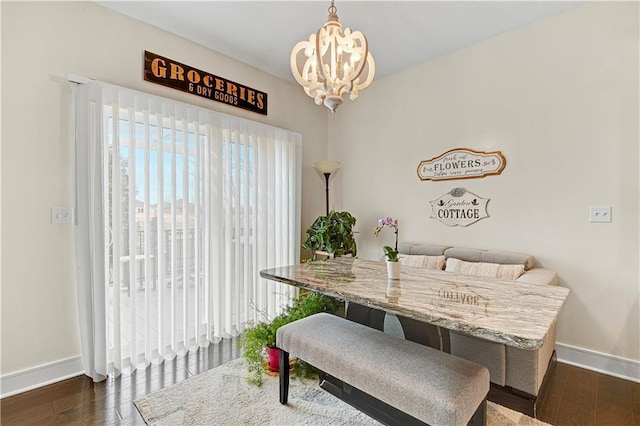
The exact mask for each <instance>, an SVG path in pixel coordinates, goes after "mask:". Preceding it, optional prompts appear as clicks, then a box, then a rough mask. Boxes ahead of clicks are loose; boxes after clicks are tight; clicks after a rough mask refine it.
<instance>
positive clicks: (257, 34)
mask: <svg viewBox="0 0 640 426" xmlns="http://www.w3.org/2000/svg"><path fill="white" fill-rule="evenodd" d="M97 3H99V4H101V5H102V6H104V7H107V8H109V9H112V10H114V11H116V12H119V13H122V14H124V15H127V16H130V17H132V18H134V19H137V20H140V21H143V22H146V23H149V24H151V25H153V26H155V27H158V28H161V29H164V30H166V31H168V32H171V33H173V34H176V35H178V36H180V37H183V38H185V39H187V40H191V41H193V42H195V43H198V44H200V45H203V46H206V47H208V48H210V49H211V50H214V51H216V52H219V53H222V54H223V55H225V56H229V57H231V58H235V59H237V60H239V61H241V62H244V63H246V64H249V65H252V66H254V67H255V68H258V69H261V70H264V71H266V72H268V73H270V74H272V75H275V76H277V77H279V78H282V79H285V80H290V81H294V80H293V76H292V74H291V70H290V68H289V56H290V53H291V49H292V47H293V46H294V45H295V44H296V43H297V42H298V41H301V40H306V39H308V38H309V35H310V34H311V33H312V32H315V31H317V30H318V28H320V27H321V26H322V25H323V24H324V23H325V21H326V19H327V9H328V7H329V5H330V1H322V2H318V1H98V2H97ZM578 4H580V2H574V1H534V2H531V1H510V2H503V1H354V0H337V1H336V7H337V8H338V16H339V17H340V22H341V23H342V26H343V28H346V27H349V28H351V29H352V30H354V31H355V30H359V31H362V32H363V33H364V34H365V35H366V37H367V39H368V41H369V49H370V51H371V53H372V54H373V57H374V59H375V62H376V78H380V77H382V76H384V75H387V74H390V73H394V72H396V71H399V70H402V69H405V68H407V67H410V66H412V65H416V64H419V63H421V62H424V61H427V60H429V59H432V58H435V57H438V56H441V55H444V54H447V53H449V52H453V51H455V50H458V49H461V48H463V47H465V46H469V45H471V44H474V43H477V42H479V41H481V40H485V39H488V38H491V37H494V36H497V35H499V34H502V33H505V32H507V31H510V30H512V29H514V28H518V27H521V26H524V25H527V24H530V23H532V22H534V21H537V20H540V19H544V18H546V17H549V16H551V15H554V14H557V13H560V12H563V11H565V10H567V9H570V8H572V7H575V6H576V5H578ZM157 53H159V54H162V52H157ZM176 59H177V58H176Z"/></svg>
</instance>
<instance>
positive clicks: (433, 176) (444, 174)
mask: <svg viewBox="0 0 640 426" xmlns="http://www.w3.org/2000/svg"><path fill="white" fill-rule="evenodd" d="M506 165H507V160H506V159H505V158H504V155H502V153H501V152H500V151H494V152H483V151H474V150H472V149H468V148H456V149H452V150H450V151H447V152H445V153H444V154H440V155H439V156H437V157H434V158H432V159H430V160H424V161H421V162H420V164H418V177H419V178H420V180H432V181H435V180H451V179H469V178H482V177H485V176H490V175H499V174H500V173H502V171H503V170H504V168H505V166H506Z"/></svg>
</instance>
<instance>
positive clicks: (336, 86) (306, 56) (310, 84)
mask: <svg viewBox="0 0 640 426" xmlns="http://www.w3.org/2000/svg"><path fill="white" fill-rule="evenodd" d="M291 71H292V73H293V76H294V78H295V79H296V81H297V82H298V83H299V84H300V85H301V86H302V87H303V88H304V91H305V93H306V94H307V95H309V96H310V97H312V98H313V99H314V100H315V103H316V104H317V105H321V104H323V103H324V105H325V106H326V107H327V108H329V109H330V110H331V112H335V110H336V108H338V107H339V106H340V105H341V104H342V97H343V95H344V94H345V93H349V99H351V100H354V99H356V98H357V97H358V94H359V92H360V90H362V89H365V88H366V87H368V86H369V85H370V84H371V81H373V77H374V75H375V62H374V61H373V56H372V55H371V53H370V52H369V46H368V43H367V38H366V37H365V35H364V34H362V33H361V32H360V31H353V32H352V31H351V30H350V29H349V28H346V29H345V30H344V32H343V31H342V25H341V24H340V20H339V19H338V15H337V9H336V7H335V5H334V2H333V0H332V1H331V6H330V7H329V18H328V20H327V22H326V23H325V24H324V25H323V26H322V28H320V29H319V30H318V31H317V32H316V33H314V34H311V35H310V36H309V40H304V41H301V42H299V43H297V44H296V45H295V46H294V47H293V50H292V51H291Z"/></svg>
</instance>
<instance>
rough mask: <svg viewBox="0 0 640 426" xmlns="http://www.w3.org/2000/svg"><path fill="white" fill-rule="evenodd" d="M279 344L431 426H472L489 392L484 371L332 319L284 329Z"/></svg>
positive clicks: (319, 316) (312, 319)
mask: <svg viewBox="0 0 640 426" xmlns="http://www.w3.org/2000/svg"><path fill="white" fill-rule="evenodd" d="M276 344H277V346H278V347H279V348H281V349H282V350H284V351H286V352H289V353H291V354H292V355H294V356H296V357H298V358H300V359H302V360H304V361H306V362H308V363H309V364H311V365H313V366H315V367H317V368H319V369H320V370H322V371H324V372H326V373H327V374H330V375H332V376H334V377H336V378H338V379H340V380H342V381H343V382H345V383H348V384H350V385H351V386H354V387H355V388H358V389H360V390H361V391H363V392H366V393H368V394H369V395H371V396H373V397H375V398H377V399H380V400H382V401H384V402H386V403H387V404H389V405H391V406H393V407H395V408H397V409H399V410H401V411H404V412H405V413H407V414H410V415H411V416H413V417H415V418H417V419H419V420H421V421H423V422H425V423H428V424H438V425H445V424H466V423H467V422H468V421H469V420H470V419H471V417H472V415H473V414H474V412H475V411H476V409H477V408H478V406H480V404H481V403H482V401H483V400H484V398H485V397H486V395H487V393H488V392H489V371H488V370H487V369H486V368H485V367H483V366H481V365H478V364H476V363H473V362H471V361H467V360H464V359H462V358H458V357H456V356H453V355H450V354H447V353H444V352H440V351H438V350H435V349H433V348H430V347H427V346H423V345H420V344H417V343H414V342H411V341H408V340H403V339H400V338H398V337H395V336H391V335H389V334H385V333H383V332H381V331H378V330H374V329H372V328H369V327H366V326H363V325H360V324H358V323H355V322H351V321H348V320H345V319H343V318H339V317H336V316H333V315H330V314H326V313H321V314H316V315H312V316H310V317H307V318H304V319H301V320H298V321H296V322H293V323H291V324H287V325H285V326H283V327H280V328H279V329H278V332H277V337H276Z"/></svg>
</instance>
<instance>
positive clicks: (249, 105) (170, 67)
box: [144, 50, 267, 115]
mask: <svg viewBox="0 0 640 426" xmlns="http://www.w3.org/2000/svg"><path fill="white" fill-rule="evenodd" d="M144 79H145V80H146V81H150V82H152V83H156V84H161V85H163V86H167V87H171V88H172V89H176V90H180V91H181V92H187V93H192V94H194V95H197V96H202V97H203V98H207V99H211V100H214V101H218V102H222V103H223V104H227V105H232V106H235V107H237V108H242V109H246V110H249V111H253V112H257V113H258V114H263V115H267V94H266V93H265V92H261V91H259V90H256V89H252V88H250V87H247V86H244V85H242V84H239V83H235V82H233V81H231V80H227V79H226V78H222V77H218V76H216V75H213V74H211V73H208V72H205V71H200V70H199V69H196V68H193V67H190V66H188V65H185V64H181V63H180V62H177V61H174V60H173V59H168V58H165V57H163V56H160V55H156V54H155V53H151V52H148V51H146V50H145V51H144Z"/></svg>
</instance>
